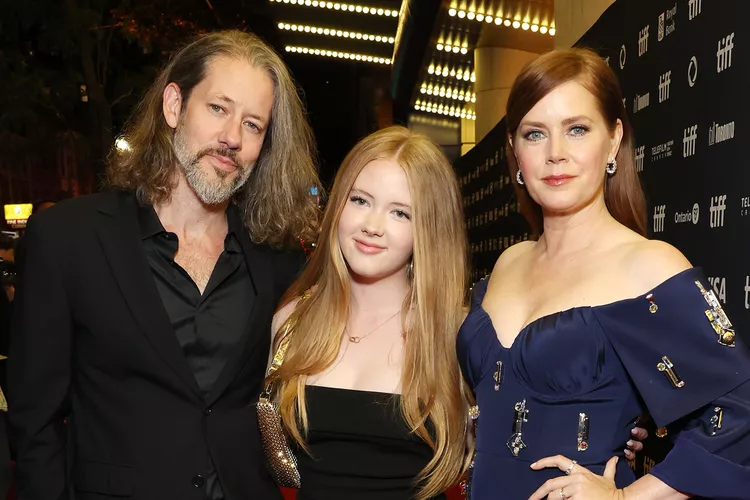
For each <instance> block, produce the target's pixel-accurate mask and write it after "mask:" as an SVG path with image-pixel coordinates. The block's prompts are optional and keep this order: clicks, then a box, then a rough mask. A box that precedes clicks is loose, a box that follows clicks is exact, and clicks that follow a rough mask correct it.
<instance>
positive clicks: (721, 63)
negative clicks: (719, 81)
mask: <svg viewBox="0 0 750 500" xmlns="http://www.w3.org/2000/svg"><path fill="white" fill-rule="evenodd" d="M733 49H734V33H731V34H729V35H727V36H725V37H724V38H722V39H721V40H719V45H718V49H717V50H716V72H717V73H721V72H722V71H724V70H727V69H729V68H731V67H732V50H733Z"/></svg>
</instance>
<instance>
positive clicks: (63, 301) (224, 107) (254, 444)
mask: <svg viewBox="0 0 750 500" xmlns="http://www.w3.org/2000/svg"><path fill="white" fill-rule="evenodd" d="M124 135H125V137H126V139H127V142H128V144H129V148H127V149H126V150H115V151H114V152H113V154H112V156H111V158H110V165H109V171H108V178H107V181H108V187H109V188H110V189H108V190H107V191H106V192H103V193H99V194H95V195H91V196H86V197H82V198H77V199H74V200H68V201H63V202H61V203H58V204H57V205H55V206H54V207H52V208H49V209H47V210H45V211H44V212H42V213H40V214H37V215H34V216H33V217H32V218H31V220H30V222H29V225H28V228H27V231H26V235H25V236H24V240H23V241H22V243H21V250H20V252H19V254H20V258H19V265H20V269H21V271H20V279H19V286H18V291H17V294H16V317H15V322H14V332H13V343H12V345H13V347H12V351H11V356H10V358H11V359H12V362H11V366H10V389H11V390H10V392H11V394H12V396H13V397H12V399H11V408H10V422H11V424H12V428H13V433H14V436H15V438H16V445H17V452H18V469H17V470H18V495H19V498H20V499H21V500H51V499H60V498H63V497H64V496H66V495H68V494H71V495H72V497H73V498H77V499H94V498H97V499H98V498H105V497H106V498H110V497H127V498H131V499H134V500H167V499H180V500H188V499H195V500H198V499H200V500H205V499H209V500H217V499H223V498H226V499H241V498H264V499H266V498H280V493H279V491H278V488H276V486H275V485H274V483H273V482H272V480H271V479H270V476H269V475H268V473H267V471H266V469H265V466H264V464H263V459H262V452H261V446H260V437H259V433H258V427H257V421H256V413H255V408H254V402H255V398H256V397H257V394H259V393H260V391H261V389H262V388H261V384H262V381H263V377H264V371H265V366H266V360H267V356H268V351H269V343H270V337H271V335H270V331H269V329H270V325H271V318H272V315H273V312H274V308H275V306H276V303H277V301H278V299H279V298H280V296H281V294H282V293H283V292H284V291H285V289H286V288H287V286H288V284H289V283H290V281H291V279H293V277H294V275H296V272H297V270H298V268H299V265H300V261H299V260H298V258H297V255H298V254H296V253H294V252H289V251H286V250H284V248H285V247H287V248H289V247H291V246H294V245H295V244H296V246H297V247H299V241H300V240H309V239H311V238H312V237H314V235H315V231H316V227H315V225H316V222H317V212H318V209H317V206H316V204H315V200H314V199H313V197H311V196H310V195H309V193H310V190H311V188H313V187H318V179H317V174H316V169H315V165H314V162H313V159H312V158H313V151H314V144H313V139H312V134H311V131H310V129H309V125H308V123H307V120H306V117H305V112H304V109H303V106H302V103H301V101H300V99H299V96H298V94H297V90H296V87H295V85H294V83H293V82H292V79H291V77H290V75H289V72H288V70H287V68H286V67H285V65H284V63H283V62H282V60H281V59H280V58H279V56H278V55H277V54H276V53H275V52H274V51H273V50H272V49H271V48H269V47H268V46H267V45H265V44H264V43H263V42H262V41H261V40H259V39H258V38H257V37H255V36H253V35H250V34H246V33H242V32H237V31H228V32H217V33H212V34H208V35H204V36H201V37H199V38H198V39H196V40H195V41H193V42H192V43H190V44H188V45H186V46H185V47H184V48H183V49H181V50H180V51H178V52H177V53H176V54H174V56H173V57H172V59H171V60H170V61H169V63H168V64H167V65H166V67H165V68H164V69H163V71H162V72H161V73H160V75H159V76H158V78H157V79H156V81H155V83H154V84H153V86H152V87H151V88H150V89H149V90H148V92H147V93H146V94H145V96H144V98H143V100H142V102H141V103H140V104H139V106H138V107H137V109H136V110H135V112H134V114H133V117H132V118H131V120H130V122H129V123H128V124H127V126H126V128H125V132H124ZM66 498H67V497H66Z"/></svg>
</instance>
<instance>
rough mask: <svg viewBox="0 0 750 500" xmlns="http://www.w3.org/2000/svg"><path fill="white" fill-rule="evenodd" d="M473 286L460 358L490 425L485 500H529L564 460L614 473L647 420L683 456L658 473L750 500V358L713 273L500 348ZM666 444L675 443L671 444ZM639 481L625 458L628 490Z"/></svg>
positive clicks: (576, 312) (677, 483)
mask: <svg viewBox="0 0 750 500" xmlns="http://www.w3.org/2000/svg"><path fill="white" fill-rule="evenodd" d="M486 288H487V281H486V280H482V281H480V282H479V283H477V284H476V285H475V287H474V290H473V297H472V304H471V310H470V312H469V315H468V316H467V318H466V320H465V322H464V324H463V326H462V327H461V329H460V331H459V334H458V340H457V351H458V356H459V361H460V363H461V368H462V370H463V373H464V376H465V377H466V379H467V381H468V382H469V383H470V385H471V387H472V388H473V390H474V392H475V395H476V398H477V405H478V411H479V415H478V417H477V428H476V431H477V437H476V455H475V459H474V467H473V470H472V478H471V487H470V498H471V500H486V499H508V500H526V499H528V497H529V496H530V495H531V494H532V493H533V492H534V491H535V490H536V489H537V488H538V487H539V486H541V485H542V484H543V483H544V482H545V481H546V480H547V479H550V478H553V477H558V476H560V475H562V474H563V473H562V472H561V471H559V470H557V469H545V470H542V471H534V470H532V469H530V468H529V465H530V464H531V463H533V462H534V461H536V460H538V459H540V458H543V457H545V456H551V455H557V454H562V455H565V456H567V457H568V458H570V459H572V460H576V461H577V462H578V463H579V464H581V465H583V466H585V467H587V468H588V469H590V470H591V471H593V472H595V473H597V474H602V473H603V471H604V467H605V464H606V462H607V460H609V459H610V458H611V457H612V456H614V455H617V456H620V457H622V456H623V449H624V448H625V443H626V441H627V440H628V439H629V438H630V430H631V429H632V428H633V425H634V422H635V420H636V419H637V418H638V416H639V415H641V414H642V413H644V412H648V413H650V414H651V416H652V417H653V419H654V421H655V423H656V424H657V426H659V427H664V428H666V429H667V437H666V438H669V439H671V440H672V441H673V443H674V448H673V449H672V451H671V452H670V453H669V455H668V456H667V457H666V459H665V460H664V461H663V462H661V463H659V464H657V465H656V466H655V467H654V468H653V469H652V470H651V474H653V475H654V476H656V477H658V478H659V479H661V480H662V481H664V482H665V483H666V484H668V485H669V486H671V487H672V488H674V489H676V490H678V491H682V492H685V493H689V494H691V495H694V496H699V497H706V498H714V499H726V500H730V499H731V500H739V499H750V381H749V380H750V351H749V350H748V349H747V347H746V346H745V345H744V343H743V341H742V340H741V339H736V340H735V338H734V330H733V327H732V325H731V323H730V321H729V319H728V318H727V317H726V315H725V314H724V311H723V310H722V309H721V306H720V305H719V303H718V301H717V300H716V297H715V295H714V294H713V293H712V292H711V288H710V287H709V285H708V284H707V281H706V279H705V278H704V276H703V274H702V271H701V270H700V269H699V268H693V269H689V270H686V271H683V272H682V273H679V274H677V275H675V276H673V277H672V278H670V279H668V280H666V281H665V282H663V283H662V284H660V285H659V286H657V287H656V288H654V289H653V290H652V291H650V292H649V293H647V294H644V295H641V296H639V297H635V298H632V299H626V300H621V301H617V302H614V303H611V304H606V305H602V306H593V307H575V308H572V309H569V310H566V311H562V312H559V313H555V314H551V315H548V316H544V317H542V318H539V319H538V320H536V321H534V322H532V323H531V324H529V325H528V326H526V327H525V328H524V329H523V330H522V331H521V332H520V334H519V335H518V336H517V337H516V339H515V340H514V342H513V344H512V345H511V346H508V347H505V346H503V345H501V344H500V342H499V340H498V338H497V335H496V332H495V329H494V328H493V325H492V321H491V319H490V317H489V315H488V314H487V312H486V311H485V310H484V309H483V308H482V300H483V298H484V294H485V292H486ZM666 438H665V439H666ZM633 481H635V476H634V473H633V471H632V470H631V468H630V467H629V466H628V465H627V462H626V460H625V459H624V458H623V459H621V460H620V461H619V462H618V466H617V474H616V483H617V485H618V487H624V486H626V485H628V484H630V483H632V482H633Z"/></svg>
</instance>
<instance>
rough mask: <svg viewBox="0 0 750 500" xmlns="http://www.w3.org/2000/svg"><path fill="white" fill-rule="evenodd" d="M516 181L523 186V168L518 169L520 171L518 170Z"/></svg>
mask: <svg viewBox="0 0 750 500" xmlns="http://www.w3.org/2000/svg"><path fill="white" fill-rule="evenodd" d="M516 182H517V183H518V184H520V185H521V186H523V177H521V169H520V168H519V169H518V172H516Z"/></svg>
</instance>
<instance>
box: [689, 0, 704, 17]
mask: <svg viewBox="0 0 750 500" xmlns="http://www.w3.org/2000/svg"><path fill="white" fill-rule="evenodd" d="M702 1H703V0H688V19H689V20H691V21H692V20H693V19H695V18H696V17H697V16H698V14H700V13H701V2H702Z"/></svg>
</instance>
